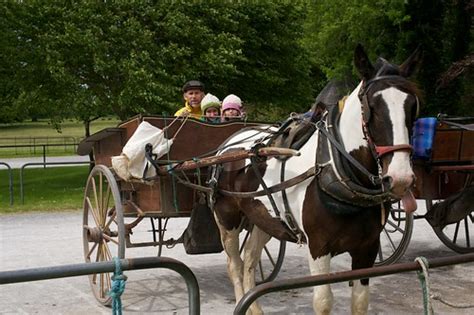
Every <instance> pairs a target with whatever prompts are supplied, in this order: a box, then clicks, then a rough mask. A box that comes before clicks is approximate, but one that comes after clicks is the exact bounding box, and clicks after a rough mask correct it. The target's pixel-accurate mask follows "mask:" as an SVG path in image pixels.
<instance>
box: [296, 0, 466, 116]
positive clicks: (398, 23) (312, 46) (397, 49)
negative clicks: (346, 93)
mask: <svg viewBox="0 0 474 315" xmlns="http://www.w3.org/2000/svg"><path fill="white" fill-rule="evenodd" d="M468 3H472V1H462V0H461V1H442V0H435V1H431V0H429V1H428V0H419V1H414V0H412V1H405V0H364V1H355V0H348V1H342V0H331V1H317V2H311V5H310V6H309V14H308V19H307V20H306V23H305V32H306V36H305V39H304V41H303V42H304V44H305V47H307V49H308V50H309V51H311V52H312V61H313V63H314V65H315V67H316V68H317V69H320V70H321V71H322V72H323V73H324V74H325V75H326V77H327V78H332V77H344V76H347V75H348V74H351V73H353V68H352V66H351V65H352V62H351V61H352V54H353V48H354V47H355V45H356V44H357V43H362V44H363V45H364V46H365V47H366V49H367V50H368V52H369V54H370V57H371V58H375V57H376V56H382V57H384V58H386V59H388V60H391V61H394V62H398V63H400V62H402V61H403V60H404V59H405V58H406V57H407V56H408V55H409V54H410V53H411V52H412V51H413V50H414V49H415V48H416V47H417V46H418V45H421V46H422V48H423V51H424V61H423V65H422V66H421V68H420V71H419V73H418V75H417V77H416V79H417V80H418V82H419V84H420V86H421V88H422V89H423V90H424V93H425V100H426V102H425V106H424V107H423V112H424V114H436V113H437V112H445V113H449V114H469V113H473V110H472V106H470V107H471V109H470V112H467V111H466V106H465V105H463V104H460V101H461V100H463V99H465V98H463V95H465V93H469V89H468V87H469V86H471V87H472V78H471V79H469V76H467V75H466V76H464V77H462V78H458V80H454V81H453V82H451V83H450V84H449V86H443V87H441V86H440V84H439V80H440V79H442V77H443V73H444V72H445V71H446V70H447V69H448V68H449V67H450V66H451V65H452V64H453V63H455V62H457V61H460V60H463V58H465V57H466V56H468V55H469V54H470V52H471V53H472V36H471V33H472V30H471V23H472V21H471V16H470V14H469V7H468ZM470 45H471V47H470ZM463 87H466V88H464V89H463ZM471 95H472V93H471ZM467 99H468V98H466V100H467Z"/></svg>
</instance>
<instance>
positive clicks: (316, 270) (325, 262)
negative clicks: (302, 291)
mask: <svg viewBox="0 0 474 315" xmlns="http://www.w3.org/2000/svg"><path fill="white" fill-rule="evenodd" d="M308 260H309V269H310V272H311V275H313V276H315V275H320V274H326V273H329V271H330V266H331V255H330V254H328V255H326V256H321V257H318V258H317V259H316V260H314V259H313V257H312V256H311V253H308ZM332 304H333V295H332V291H331V287H330V286H329V284H323V285H318V286H316V287H314V294H313V309H314V312H315V313H316V314H318V315H319V314H330V313H331V309H332Z"/></svg>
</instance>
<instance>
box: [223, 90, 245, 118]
mask: <svg viewBox="0 0 474 315" xmlns="http://www.w3.org/2000/svg"><path fill="white" fill-rule="evenodd" d="M242 113H243V110H242V100H241V99H240V97H238V96H237V95H234V94H229V95H227V96H226V98H224V100H223V101H222V121H230V120H236V119H242V116H243V115H242Z"/></svg>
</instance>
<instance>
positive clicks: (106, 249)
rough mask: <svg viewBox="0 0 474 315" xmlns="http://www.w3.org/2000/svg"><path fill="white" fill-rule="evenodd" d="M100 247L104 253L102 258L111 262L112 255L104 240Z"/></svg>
mask: <svg viewBox="0 0 474 315" xmlns="http://www.w3.org/2000/svg"><path fill="white" fill-rule="evenodd" d="M102 246H104V248H105V251H104V258H106V257H108V258H109V259H108V260H112V253H111V252H110V248H109V246H107V243H106V242H105V240H103V241H102Z"/></svg>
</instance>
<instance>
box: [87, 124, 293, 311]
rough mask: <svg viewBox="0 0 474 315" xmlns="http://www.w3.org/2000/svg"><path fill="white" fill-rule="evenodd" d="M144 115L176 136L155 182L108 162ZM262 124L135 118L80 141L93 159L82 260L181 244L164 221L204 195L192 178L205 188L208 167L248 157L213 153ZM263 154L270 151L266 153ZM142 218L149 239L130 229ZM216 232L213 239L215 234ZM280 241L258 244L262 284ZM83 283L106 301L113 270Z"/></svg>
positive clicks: (185, 213) (275, 267)
mask: <svg viewBox="0 0 474 315" xmlns="http://www.w3.org/2000/svg"><path fill="white" fill-rule="evenodd" d="M144 121H146V122H148V123H150V124H151V125H153V126H156V127H158V128H160V129H162V130H166V133H167V134H169V135H174V136H175V140H174V143H173V145H172V146H171V147H170V151H169V153H168V154H167V155H166V156H164V157H163V161H162V163H161V164H160V161H158V164H160V165H161V166H160V168H159V169H158V175H157V176H155V177H154V178H153V180H151V181H138V180H137V181H125V180H122V179H121V178H119V177H118V176H117V174H115V172H114V170H113V169H112V168H111V157H113V156H118V155H120V154H121V152H122V148H123V147H124V145H125V144H126V142H127V141H128V140H129V139H130V137H131V136H132V135H133V133H134V132H135V130H136V129H137V128H138V126H139V124H140V123H142V122H144ZM175 122H176V123H175ZM264 125H265V126H268V124H263V123H257V122H245V121H233V122H226V123H221V124H208V123H205V122H202V121H198V120H194V119H191V118H189V119H188V118H175V117H160V116H136V117H134V118H131V119H129V120H127V121H124V122H122V123H120V124H119V125H118V127H116V128H107V129H104V130H102V131H99V132H98V133H95V134H93V135H91V136H89V137H87V138H86V139H84V140H83V141H82V142H81V143H80V144H79V146H78V154H80V155H87V154H90V153H91V152H92V153H93V156H94V160H95V166H94V167H93V169H92V170H91V172H90V174H89V177H88V179H87V184H86V188H85V194H84V207H83V209H84V210H83V211H84V212H83V244H84V257H85V261H86V262H98V261H110V260H112V259H113V257H115V256H117V257H119V258H125V254H126V249H127V248H132V247H144V246H152V247H156V248H157V249H158V250H157V252H158V256H160V255H161V254H162V251H163V246H166V247H172V246H175V245H176V244H178V243H182V242H183V238H182V237H178V238H176V239H175V238H167V233H166V232H170V231H169V229H168V221H169V219H171V218H190V217H191V214H192V209H193V206H194V205H195V204H196V202H197V201H198V199H199V198H200V197H202V195H200V194H199V191H198V190H197V189H195V188H193V183H194V184H196V186H195V187H202V186H204V185H202V183H204V181H205V180H206V179H207V173H208V169H209V168H208V166H210V165H215V164H219V163H223V162H229V161H236V160H239V159H243V158H246V157H249V154H251V153H249V152H240V153H239V152H237V153H234V154H231V155H221V156H220V157H215V156H213V155H214V154H215V152H216V150H217V149H218V148H219V146H220V145H221V143H223V142H224V141H225V140H226V139H227V138H228V137H230V136H231V135H232V134H234V133H235V132H237V131H239V130H241V129H243V128H264V127H263V126H264ZM165 136H166V135H165ZM169 137H171V136H169ZM169 137H168V136H167V138H169ZM252 154H253V153H252ZM265 154H268V155H267V156H271V155H272V153H271V152H270V153H269V152H268V151H267V152H266V153H265ZM274 155H278V154H274ZM171 171H172V172H174V173H177V172H179V174H180V175H181V176H184V177H185V178H186V183H184V182H180V181H177V180H176V178H175V177H174V176H172V175H171V174H172V173H171ZM147 221H148V222H149V224H150V225H151V230H150V233H149V234H150V240H149V241H145V242H144V241H140V242H136V241H134V236H133V231H134V229H135V228H136V227H137V226H138V225H139V224H143V223H145V222H147ZM174 232H175V231H174ZM244 234H245V233H244ZM247 236H248V233H247ZM215 237H217V238H219V235H215ZM245 241H246V237H245V238H243V239H242V240H241V245H242V247H243V245H244V243H245ZM219 244H220V238H219ZM285 247H286V243H285V242H284V241H279V240H276V239H272V240H271V241H270V243H269V245H267V247H266V248H265V249H264V252H263V255H262V258H261V261H260V264H259V267H260V273H259V274H258V276H259V279H257V280H259V281H260V282H264V281H270V280H272V279H274V278H275V277H276V275H277V273H278V272H279V270H280V268H281V265H282V262H283V258H284V254H285ZM89 281H90V285H91V287H92V291H93V293H94V296H95V297H96V299H97V300H98V301H99V302H100V303H102V304H104V305H107V304H110V303H111V297H110V296H108V295H107V292H108V291H109V290H110V287H111V275H110V274H95V275H90V276H89Z"/></svg>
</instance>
